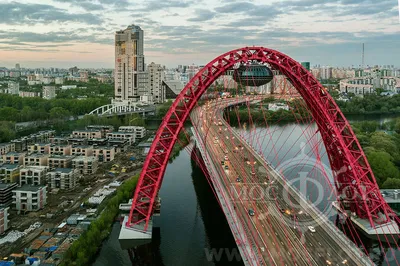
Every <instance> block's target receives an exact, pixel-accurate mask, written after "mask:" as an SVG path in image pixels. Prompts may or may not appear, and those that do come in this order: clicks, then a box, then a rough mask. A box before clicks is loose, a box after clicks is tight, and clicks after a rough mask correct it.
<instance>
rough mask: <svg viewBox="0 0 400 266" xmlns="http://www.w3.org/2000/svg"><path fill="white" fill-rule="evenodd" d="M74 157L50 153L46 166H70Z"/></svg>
mask: <svg viewBox="0 0 400 266" xmlns="http://www.w3.org/2000/svg"><path fill="white" fill-rule="evenodd" d="M74 158H75V156H68V155H51V156H50V157H49V160H48V166H49V167H50V168H70V167H71V166H72V159H74Z"/></svg>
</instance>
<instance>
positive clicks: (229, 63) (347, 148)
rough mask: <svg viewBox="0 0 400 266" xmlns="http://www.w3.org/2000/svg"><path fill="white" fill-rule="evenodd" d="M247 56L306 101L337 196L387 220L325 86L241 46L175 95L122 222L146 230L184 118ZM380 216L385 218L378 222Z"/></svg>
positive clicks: (274, 55)
mask: <svg viewBox="0 0 400 266" xmlns="http://www.w3.org/2000/svg"><path fill="white" fill-rule="evenodd" d="M249 60H256V61H258V62H262V63H267V64H269V65H270V67H271V68H272V69H273V70H279V71H280V73H282V74H283V75H286V76H287V77H288V79H289V80H290V81H291V83H292V84H293V86H294V87H295V88H296V90H297V91H298V93H299V94H300V96H301V97H302V98H303V99H304V101H305V102H306V104H307V106H308V108H309V110H310V112H311V114H312V116H313V118H314V120H315V121H316V124H317V125H318V128H319V131H320V133H321V136H322V139H323V141H324V145H325V148H326V151H327V153H328V157H329V160H330V164H331V168H332V170H333V174H334V178H335V184H336V189H337V192H338V193H337V194H338V195H339V196H340V197H342V198H344V199H345V200H347V201H348V202H349V205H350V209H351V211H352V212H355V213H356V214H357V216H358V217H360V218H365V219H368V220H369V222H370V224H371V225H372V226H374V225H375V224H376V223H379V222H386V221H387V220H388V219H389V216H388V214H389V213H392V210H391V209H390V207H389V206H388V205H387V203H386V202H385V200H384V199H383V197H382V195H381V194H380V191H379V188H378V185H377V183H376V181H375V177H374V174H373V173H372V170H371V168H370V166H369V163H368V161H367V158H366V157H365V155H364V152H363V151H362V149H361V146H360V144H359V142H358V140H357V138H356V136H355V134H354V132H353V130H352V129H351V127H350V125H349V123H348V122H347V120H346V118H345V117H344V115H343V114H342V112H341V111H340V109H339V107H338V106H337V104H336V103H335V101H334V100H333V98H332V97H331V96H330V95H329V93H328V92H327V91H326V90H325V88H324V87H323V86H322V85H321V84H320V83H319V82H318V81H317V80H316V79H315V78H314V76H313V75H312V74H311V73H310V72H308V71H307V70H306V69H305V68H303V67H302V66H301V65H300V64H299V63H298V62H296V61H295V60H293V59H292V58H290V57H289V56H287V55H285V54H283V53H280V52H278V51H275V50H272V49H268V48H265V47H244V48H240V49H237V50H232V51H230V52H227V53H225V54H223V55H220V56H218V57H217V58H215V59H214V60H212V61H211V62H210V63H208V64H207V65H206V66H205V67H204V68H202V69H201V70H200V71H199V72H198V73H197V74H196V75H195V76H194V77H193V78H192V79H191V80H190V81H189V83H188V84H187V85H186V86H185V88H184V89H183V90H182V91H181V93H180V94H179V95H178V97H177V98H176V99H175V101H174V103H173V104H172V106H171V108H170V109H169V110H168V112H167V114H166V115H165V117H164V119H163V121H162V123H161V125H160V127H159V129H158V131H157V133H156V137H155V139H154V141H153V144H152V146H151V147H150V150H149V153H148V155H147V157H146V160H145V162H144V166H143V169H142V172H141V174H140V178H139V181H138V184H137V186H136V190H135V193H134V196H133V202H132V207H131V211H130V214H129V219H128V222H127V224H126V226H128V227H133V226H135V225H137V224H139V223H143V222H144V223H145V224H144V230H147V226H148V223H149V220H150V219H151V216H152V214H153V210H154V203H155V199H156V197H157V194H158V191H159V189H160V186H161V182H162V179H163V175H164V172H165V169H166V166H167V164H168V158H169V156H170V154H171V152H172V148H173V146H174V144H175V142H176V140H177V138H178V134H179V132H180V131H181V130H182V128H183V123H184V121H185V120H186V119H187V118H188V116H189V114H190V112H191V110H192V109H193V108H194V107H195V106H196V104H197V101H198V100H199V99H200V97H201V96H202V95H203V93H204V92H205V91H206V90H207V88H208V87H209V86H210V85H211V84H212V83H213V82H214V81H215V80H216V79H217V78H218V77H219V76H221V75H222V74H223V73H224V72H225V71H226V70H228V69H231V68H232V67H233V65H234V64H236V63H239V62H247V61H249ZM160 148H161V149H162V152H161V153H159V149H160ZM343 169H345V170H343ZM150 173H151V175H149V174H150ZM149 188H151V189H150V190H149ZM144 202H145V203H144ZM380 216H382V217H384V219H383V220H382V219H381V220H380V221H378V217H380Z"/></svg>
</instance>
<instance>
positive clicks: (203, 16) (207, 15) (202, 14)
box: [188, 9, 216, 22]
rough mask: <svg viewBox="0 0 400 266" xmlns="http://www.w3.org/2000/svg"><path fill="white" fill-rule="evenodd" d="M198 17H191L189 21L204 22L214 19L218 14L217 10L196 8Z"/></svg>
mask: <svg viewBox="0 0 400 266" xmlns="http://www.w3.org/2000/svg"><path fill="white" fill-rule="evenodd" d="M195 14H196V17H193V18H189V19H188V21H192V22H203V21H207V20H210V19H213V18H214V17H215V15H216V13H215V12H213V11H211V10H208V9H195Z"/></svg>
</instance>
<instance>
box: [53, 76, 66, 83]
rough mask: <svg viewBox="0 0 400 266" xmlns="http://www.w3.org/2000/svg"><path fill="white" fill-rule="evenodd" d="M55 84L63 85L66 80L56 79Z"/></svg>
mask: <svg viewBox="0 0 400 266" xmlns="http://www.w3.org/2000/svg"><path fill="white" fill-rule="evenodd" d="M54 82H55V83H56V84H57V85H62V84H63V83H64V78H63V77H56V78H55V79H54Z"/></svg>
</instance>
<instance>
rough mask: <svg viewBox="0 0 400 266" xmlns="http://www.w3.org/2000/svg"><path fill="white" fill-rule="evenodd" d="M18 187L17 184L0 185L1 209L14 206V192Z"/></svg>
mask: <svg viewBox="0 0 400 266" xmlns="http://www.w3.org/2000/svg"><path fill="white" fill-rule="evenodd" d="M16 187H17V183H9V184H5V183H0V208H6V207H8V206H10V205H11V204H12V201H13V199H12V190H13V189H15V188H16Z"/></svg>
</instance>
